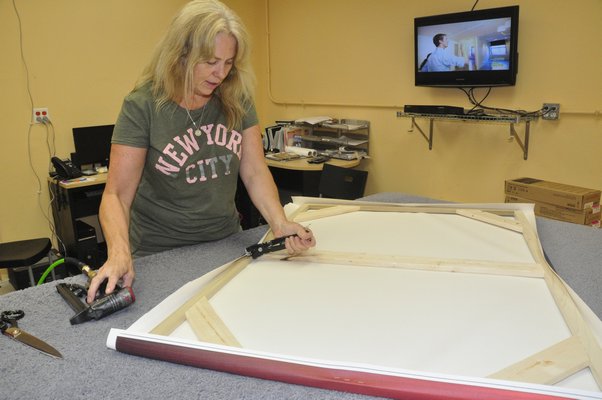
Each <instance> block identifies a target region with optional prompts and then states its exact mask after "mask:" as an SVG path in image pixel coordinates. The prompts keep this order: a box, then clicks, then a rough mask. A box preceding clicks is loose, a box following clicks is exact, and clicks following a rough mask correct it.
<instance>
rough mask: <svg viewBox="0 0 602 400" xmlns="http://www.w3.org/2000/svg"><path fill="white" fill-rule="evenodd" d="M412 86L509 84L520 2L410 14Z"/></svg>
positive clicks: (514, 71) (513, 76)
mask: <svg viewBox="0 0 602 400" xmlns="http://www.w3.org/2000/svg"><path fill="white" fill-rule="evenodd" d="M414 59H415V61H414V62H415V83H416V86H441V87H477V86H513V85H514V84H515V83H516V74H517V72H518V6H510V7H500V8H490V9H486V10H476V11H468V12H460V13H453V14H441V15H431V16H426V17H419V18H415V19H414Z"/></svg>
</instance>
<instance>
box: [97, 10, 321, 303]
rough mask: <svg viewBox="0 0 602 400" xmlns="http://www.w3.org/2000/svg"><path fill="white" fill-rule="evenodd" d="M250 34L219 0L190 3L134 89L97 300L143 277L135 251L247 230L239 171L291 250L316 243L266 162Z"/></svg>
mask: <svg viewBox="0 0 602 400" xmlns="http://www.w3.org/2000/svg"><path fill="white" fill-rule="evenodd" d="M252 76H253V75H252V72H251V67H250V63H249V48H248V38H247V33H246V31H245V28H244V26H243V25H242V23H241V21H240V19H239V18H238V17H237V16H236V15H235V14H234V13H233V12H232V11H231V10H230V9H228V8H227V7H225V6H224V5H223V4H221V3H220V2H218V1H216V0H196V1H192V2H190V3H188V4H187V5H186V6H185V7H184V8H183V9H182V10H181V11H180V13H179V14H178V15H177V16H176V17H175V19H174V20H173V21H172V24H171V26H170V27H169V29H168V32H167V34H166V35H165V37H164V38H163V39H162V41H161V42H160V43H159V46H158V48H157V50H156V51H155V54H154V56H153V58H152V60H151V62H150V64H149V65H148V66H147V68H146V69H145V71H144V73H143V75H142V77H141V78H140V80H139V82H138V83H137V85H136V87H135V89H134V90H133V91H132V92H131V93H130V94H129V95H128V96H127V97H126V98H125V101H124V104H123V107H122V110H121V113H120V115H119V117H118V120H117V123H116V125H115V130H114V132H113V139H112V148H111V167H110V171H109V176H108V180H107V185H106V188H105V191H104V194H103V198H102V202H101V205H100V221H101V224H102V227H103V233H104V234H105V238H106V242H107V247H108V258H107V261H106V263H105V264H104V265H103V266H102V267H101V268H100V270H99V271H98V274H97V276H96V277H95V278H94V279H93V280H92V282H91V284H90V288H89V290H88V298H87V300H88V302H91V301H93V300H94V297H95V294H96V292H97V289H98V287H99V285H100V284H101V283H102V282H103V281H104V280H105V279H108V282H107V292H109V293H110V292H112V291H113V289H114V287H115V284H116V283H117V281H118V280H119V279H122V280H123V285H124V286H131V285H132V283H133V281H134V275H135V272H134V266H133V262H132V256H134V257H136V256H143V255H147V254H151V253H155V252H158V251H163V250H167V249H171V248H175V247H179V246H185V245H191V244H195V243H200V242H203V241H208V240H217V239H221V238H224V237H226V236H228V235H231V234H233V233H235V232H238V231H239V230H240V225H239V220H238V213H237V211H236V207H235V204H234V195H235V192H236V183H237V177H238V175H239V174H240V177H241V179H242V181H243V183H244V184H245V186H246V188H247V191H248V192H249V195H250V197H251V200H252V201H253V203H254V204H255V206H256V207H257V209H258V210H259V211H260V212H261V214H262V215H263V217H264V218H265V220H266V221H267V223H268V224H269V226H270V228H271V229H272V231H273V232H274V234H275V235H276V236H284V235H292V234H296V235H297V236H295V237H290V238H287V239H286V249H287V251H288V253H289V254H295V253H298V252H301V251H304V250H307V249H308V248H309V247H312V246H315V240H314V237H313V234H312V233H311V232H310V231H308V230H306V229H305V228H304V227H302V226H301V225H299V224H296V223H293V222H290V221H288V220H287V219H286V216H285V215H284V211H283V209H282V207H281V205H280V201H279V199H278V191H277V189H276V186H275V184H274V181H273V179H272V176H271V174H270V172H269V170H268V168H267V166H266V164H265V161H264V158H263V147H262V139H261V131H260V129H259V126H258V121H257V115H256V112H255V107H254V104H253V91H252V83H253V79H252Z"/></svg>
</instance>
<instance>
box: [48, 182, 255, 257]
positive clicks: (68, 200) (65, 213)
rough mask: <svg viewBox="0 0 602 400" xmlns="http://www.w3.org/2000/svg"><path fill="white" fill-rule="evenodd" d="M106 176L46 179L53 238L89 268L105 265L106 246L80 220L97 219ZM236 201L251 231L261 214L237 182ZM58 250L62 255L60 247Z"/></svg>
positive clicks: (243, 224)
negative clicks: (50, 195)
mask: <svg viewBox="0 0 602 400" xmlns="http://www.w3.org/2000/svg"><path fill="white" fill-rule="evenodd" d="M107 175H108V174H106V173H104V174H97V175H92V176H88V177H83V178H77V179H72V180H70V181H61V182H58V183H57V181H56V180H55V179H52V178H48V189H49V190H50V193H51V194H52V196H53V198H54V200H53V201H52V215H53V217H54V223H55V228H56V234H57V235H58V236H59V237H60V238H61V240H62V241H63V244H64V246H65V248H66V252H67V255H69V256H71V257H76V258H77V259H79V260H81V261H84V262H86V263H87V264H88V265H90V266H92V267H100V266H101V265H102V264H103V263H104V262H105V260H106V245H105V243H104V242H101V243H97V237H99V236H100V235H101V234H102V232H93V231H92V230H91V229H90V228H92V227H90V226H89V225H88V224H86V223H84V222H83V221H81V219H82V218H85V217H89V216H95V215H98V209H99V207H100V201H101V199H102V193H103V191H104V188H105V184H106V182H107ZM235 201H236V207H237V209H238V210H239V213H240V217H241V221H240V222H241V227H242V228H243V229H250V228H254V227H256V226H257V225H259V224H260V223H261V218H260V214H259V212H258V211H257V209H256V208H255V207H254V206H253V204H252V203H251V199H250V198H249V195H248V194H247V191H246V189H245V187H244V185H243V184H242V181H241V180H240V178H239V179H238V188H237V192H236V198H235ZM100 237H102V236H100ZM60 250H61V252H62V251H64V249H63V248H62V246H61V248H60Z"/></svg>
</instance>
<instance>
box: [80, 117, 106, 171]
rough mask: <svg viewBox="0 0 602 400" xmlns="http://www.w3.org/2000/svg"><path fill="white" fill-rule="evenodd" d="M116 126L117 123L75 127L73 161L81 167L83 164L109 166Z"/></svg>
mask: <svg viewBox="0 0 602 400" xmlns="http://www.w3.org/2000/svg"><path fill="white" fill-rule="evenodd" d="M114 127H115V125H100V126H85V127H80V128H73V144H74V145H75V153H73V154H72V155H71V158H72V161H73V163H74V164H75V165H77V166H78V167H79V168H81V167H82V166H83V165H91V166H98V165H100V166H108V165H109V155H110V152H111V137H112V136H113V128H114Z"/></svg>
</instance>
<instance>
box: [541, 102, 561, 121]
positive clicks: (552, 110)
mask: <svg viewBox="0 0 602 400" xmlns="http://www.w3.org/2000/svg"><path fill="white" fill-rule="evenodd" d="M542 110H543V111H542V115H541V117H542V118H543V119H558V118H559V117H560V104H558V103H543V109H542Z"/></svg>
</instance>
